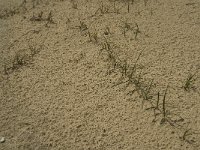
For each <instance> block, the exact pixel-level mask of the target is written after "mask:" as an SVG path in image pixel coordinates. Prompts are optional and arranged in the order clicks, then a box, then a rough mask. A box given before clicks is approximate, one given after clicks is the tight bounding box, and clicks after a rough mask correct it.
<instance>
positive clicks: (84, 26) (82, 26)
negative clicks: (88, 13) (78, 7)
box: [78, 21, 88, 32]
mask: <svg viewBox="0 0 200 150" xmlns="http://www.w3.org/2000/svg"><path fill="white" fill-rule="evenodd" d="M78 27H79V29H80V31H81V32H83V31H86V30H87V29H88V27H87V25H86V24H85V23H84V22H83V21H80V25H79V26H78Z"/></svg>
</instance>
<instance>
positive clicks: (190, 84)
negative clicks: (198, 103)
mask: <svg viewBox="0 0 200 150" xmlns="http://www.w3.org/2000/svg"><path fill="white" fill-rule="evenodd" d="M196 75H197V72H195V73H193V74H191V73H190V74H189V75H188V77H187V79H186V80H185V82H184V85H183V88H184V90H185V91H190V90H191V89H195V86H194V84H195V81H196V80H197V76H196Z"/></svg>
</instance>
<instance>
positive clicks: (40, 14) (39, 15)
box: [30, 11, 44, 21]
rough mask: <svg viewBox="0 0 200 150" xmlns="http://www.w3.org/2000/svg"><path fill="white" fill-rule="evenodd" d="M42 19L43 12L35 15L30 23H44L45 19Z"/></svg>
mask: <svg viewBox="0 0 200 150" xmlns="http://www.w3.org/2000/svg"><path fill="white" fill-rule="evenodd" d="M42 17H43V12H42V11H41V12H40V13H39V14H38V15H37V16H35V14H33V16H32V17H31V19H30V21H43V20H44V19H43V18H42Z"/></svg>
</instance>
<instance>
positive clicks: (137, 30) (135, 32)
mask: <svg viewBox="0 0 200 150" xmlns="http://www.w3.org/2000/svg"><path fill="white" fill-rule="evenodd" d="M135 26H136V29H135V31H134V34H135V40H136V39H137V36H138V33H141V31H140V29H139V26H138V24H137V23H135Z"/></svg>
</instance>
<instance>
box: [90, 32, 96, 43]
mask: <svg viewBox="0 0 200 150" xmlns="http://www.w3.org/2000/svg"><path fill="white" fill-rule="evenodd" d="M88 36H89V42H94V43H98V36H97V32H93V33H91V32H90V31H88Z"/></svg>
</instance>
